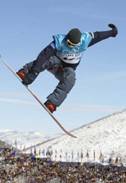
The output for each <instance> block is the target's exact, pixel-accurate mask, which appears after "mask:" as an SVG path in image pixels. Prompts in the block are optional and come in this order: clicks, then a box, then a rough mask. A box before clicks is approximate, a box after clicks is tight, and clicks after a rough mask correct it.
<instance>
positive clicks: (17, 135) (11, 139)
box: [0, 130, 48, 149]
mask: <svg viewBox="0 0 126 183" xmlns="http://www.w3.org/2000/svg"><path fill="white" fill-rule="evenodd" d="M47 139H48V137H45V136H44V135H43V133H41V132H34V131H31V132H20V131H12V130H0V140H2V141H4V142H6V143H7V144H10V145H13V146H15V147H17V148H19V149H23V148H26V147H29V146H32V145H35V144H36V143H40V142H44V141H45V140H47Z"/></svg>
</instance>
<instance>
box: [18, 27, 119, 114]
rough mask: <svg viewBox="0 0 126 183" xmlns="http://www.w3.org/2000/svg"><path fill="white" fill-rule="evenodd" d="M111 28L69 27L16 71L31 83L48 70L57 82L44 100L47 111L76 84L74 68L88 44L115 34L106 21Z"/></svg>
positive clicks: (53, 109) (55, 106)
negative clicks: (101, 29)
mask: <svg viewBox="0 0 126 183" xmlns="http://www.w3.org/2000/svg"><path fill="white" fill-rule="evenodd" d="M108 26H109V27H110V30H107V31H96V32H83V33H82V32H81V31H80V30H79V29H78V28H73V29H71V30H70V31H69V32H68V33H67V34H66V35H64V34H57V35H54V36H53V41H52V42H51V43H50V44H49V45H48V46H47V47H46V48H44V49H43V50H42V51H41V52H40V54H39V55H38V57H37V58H36V60H34V61H32V62H30V63H28V64H26V65H24V66H23V68H22V69H20V70H19V71H18V72H17V74H18V76H19V77H20V78H21V79H22V83H23V84H24V85H29V84H31V83H32V82H33V81H34V80H35V78H36V77H37V76H38V75H39V73H40V72H42V71H44V70H45V69H46V70H48V71H49V72H51V73H52V74H53V75H54V76H55V77H56V78H57V79H58V80H59V83H58V85H57V87H56V88H55V90H54V91H53V92H52V93H51V94H50V95H49V96H48V97H47V101H46V102H45V103H44V104H45V106H46V107H47V108H48V109H49V111H50V112H54V111H55V110H56V108H57V107H58V106H60V105H61V103H62V102H63V101H64V99H65V98H66V97H67V94H68V93H69V92H70V91H71V89H72V88H73V86H74V84H75V80H76V74H75V70H76V68H77V66H78V65H79V63H80V60H81V58H82V54H83V52H84V51H85V50H86V49H87V48H88V47H90V46H92V45H94V44H96V43H97V42H99V41H102V40H104V39H107V38H109V37H116V35H117V34H118V30H117V27H116V26H115V25H114V24H109V25H108Z"/></svg>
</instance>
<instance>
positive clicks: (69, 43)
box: [67, 39, 80, 47]
mask: <svg viewBox="0 0 126 183" xmlns="http://www.w3.org/2000/svg"><path fill="white" fill-rule="evenodd" d="M67 45H68V46H69V47H74V46H79V45H80V42H79V43H77V44H75V43H72V42H71V41H70V40H69V39H67Z"/></svg>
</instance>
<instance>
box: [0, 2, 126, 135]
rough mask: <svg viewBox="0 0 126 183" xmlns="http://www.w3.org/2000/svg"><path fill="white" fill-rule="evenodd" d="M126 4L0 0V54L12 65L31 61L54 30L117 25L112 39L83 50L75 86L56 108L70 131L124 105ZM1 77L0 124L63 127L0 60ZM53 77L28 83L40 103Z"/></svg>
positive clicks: (55, 130)
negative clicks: (115, 35) (58, 124)
mask: <svg viewBox="0 0 126 183" xmlns="http://www.w3.org/2000/svg"><path fill="white" fill-rule="evenodd" d="M125 7H126V1H125V0H121V1H115V0H111V1H109V0H104V1H100V0H95V1H92V0H88V1H83V0H78V1H72V0H69V1H68V0H64V1H58V0H46V1H41V0H36V1H35V0H27V1H25V0H22V1H17V0H11V1H9V0H8V1H7V0H4V1H3V0H2V1H1V5H0V25H1V26H0V53H1V55H2V57H3V59H4V60H5V61H6V62H8V63H9V64H10V65H11V66H13V68H14V69H15V70H18V69H19V68H21V67H22V66H23V65H24V64H25V63H27V62H30V61H32V60H34V59H35V58H36V57H37V55H38V54H39V52H40V51H41V50H42V49H43V48H44V47H45V46H46V45H47V44H48V43H50V42H51V41H52V35H54V34H57V33H67V32H68V30H69V29H71V28H73V27H78V28H80V30H81V31H82V32H84V31H92V32H93V31H103V30H108V27H107V25H108V23H114V24H115V25H116V26H117V27H118V29H119V34H118V36H117V37H116V38H115V39H114V38H109V39H108V40H105V41H102V42H100V43H98V44H97V45H94V46H92V47H90V48H89V49H87V51H86V52H85V54H84V57H83V59H82V61H81V63H80V65H79V67H78V68H77V72H76V78H77V81H76V85H75V87H74V88H73V90H72V91H71V93H70V94H69V96H68V98H67V99H66V100H65V101H64V103H63V104H62V106H61V107H60V108H59V109H58V110H57V112H56V113H55V116H56V117H57V118H58V119H59V120H60V121H61V123H62V124H63V125H64V126H65V127H66V128H67V129H69V130H70V129H73V128H77V127H79V126H81V125H84V124H86V123H89V122H91V121H93V120H96V119H98V118H101V117H103V116H105V115H108V114H111V113H113V112H116V111H120V110H122V109H125V100H124V99H125V91H126V85H125V80H126V71H125V70H126V63H125V52H126V51H125V50H126V49H125V43H126V36H125V32H126V26H125V18H126V12H125ZM0 81H1V85H0V122H1V123H0V129H12V130H21V131H34V130H37V131H42V132H43V133H44V134H46V135H50V134H55V133H60V132H61V130H60V129H59V128H58V127H57V126H56V124H55V123H54V122H53V120H52V119H51V118H50V116H49V115H48V114H47V113H46V112H45V111H44V110H43V109H42V108H41V106H39V104H37V103H36V102H35V101H34V99H33V98H32V97H31V96H30V95H29V93H28V92H27V91H26V90H25V88H24V87H23V86H21V84H20V83H19V82H18V81H17V80H16V78H15V77H14V76H13V75H12V74H11V73H10V72H8V70H6V68H5V67H4V66H3V65H0ZM57 82H58V81H57V80H56V79H55V78H54V77H53V76H52V75H51V74H50V73H48V72H47V71H45V72H43V73H41V74H40V75H39V77H38V78H37V79H36V80H35V82H34V83H33V84H32V85H31V86H30V87H31V88H32V89H33V91H34V92H35V93H36V94H37V95H38V96H39V97H40V98H41V100H42V101H43V102H44V101H45V100H46V96H48V95H49V94H50V93H51V92H52V91H53V90H54V88H55V87H56V85H57Z"/></svg>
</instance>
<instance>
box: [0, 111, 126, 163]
mask: <svg viewBox="0 0 126 183" xmlns="http://www.w3.org/2000/svg"><path fill="white" fill-rule="evenodd" d="M72 133H73V134H74V135H76V136H77V138H72V137H69V136H68V135H62V136H58V137H54V138H53V139H49V138H45V137H44V135H43V134H41V133H38V132H27V133H26V132H17V131H10V130H7V131H0V140H2V141H5V142H7V143H9V144H13V145H17V147H18V148H20V149H23V148H22V147H23V146H25V148H26V149H27V147H29V149H28V150H26V151H25V152H27V153H29V152H31V148H30V146H31V147H33V148H34V146H36V152H40V150H41V152H42V151H44V152H47V151H51V152H53V153H52V156H51V158H52V159H55V160H61V158H62V161H66V160H67V161H69V160H70V158H71V159H73V156H74V161H78V160H79V157H80V156H81V155H80V154H81V153H83V158H90V160H94V159H95V161H97V160H99V157H100V156H101V155H102V157H104V158H106V159H107V158H109V157H112V156H113V157H117V156H118V157H121V158H122V160H123V162H125V163H126V146H125V144H126V110H123V111H121V112H117V113H114V114H111V115H109V116H106V117H104V118H101V119H98V120H96V121H93V122H91V123H89V124H87V125H84V126H82V127H80V128H78V129H75V130H73V131H72ZM15 143H17V144H15ZM39 154H40V153H39ZM87 154H88V156H87ZM41 155H42V153H41ZM42 156H44V155H42ZM83 160H85V159H83Z"/></svg>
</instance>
